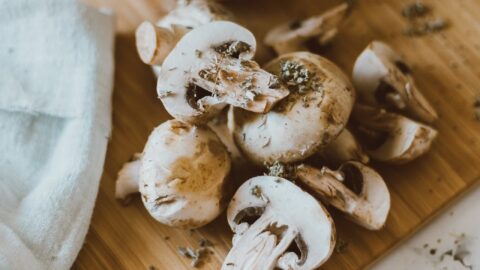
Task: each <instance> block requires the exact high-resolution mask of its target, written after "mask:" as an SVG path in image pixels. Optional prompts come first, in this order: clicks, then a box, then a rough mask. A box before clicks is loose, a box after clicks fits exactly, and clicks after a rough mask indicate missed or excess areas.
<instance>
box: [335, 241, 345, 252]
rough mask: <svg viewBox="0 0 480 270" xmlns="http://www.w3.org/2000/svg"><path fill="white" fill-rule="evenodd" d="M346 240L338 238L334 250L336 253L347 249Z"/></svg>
mask: <svg viewBox="0 0 480 270" xmlns="http://www.w3.org/2000/svg"><path fill="white" fill-rule="evenodd" d="M347 247H348V242H346V241H344V240H343V239H338V240H337V243H336V244H335V252H336V253H344V252H345V250H347Z"/></svg>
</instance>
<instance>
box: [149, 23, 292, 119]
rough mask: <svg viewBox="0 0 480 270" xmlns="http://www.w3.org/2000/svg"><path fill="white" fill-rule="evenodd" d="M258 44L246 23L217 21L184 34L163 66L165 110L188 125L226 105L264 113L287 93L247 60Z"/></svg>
mask: <svg viewBox="0 0 480 270" xmlns="http://www.w3.org/2000/svg"><path fill="white" fill-rule="evenodd" d="M255 48H256V41H255V37H254V36H253V34H252V33H251V32H250V31H248V30H247V29H245V28H244V27H242V26H240V25H237V24H235V23H231V22H226V21H216V22H212V23H208V24H206V25H203V26H201V27H198V28H195V29H193V30H192V31H190V32H188V33H187V34H186V35H185V36H184V37H183V38H182V39H181V40H180V41H179V42H178V43H177V44H176V46H175V48H174V49H173V50H172V51H171V52H170V54H169V55H168V56H167V58H166V59H165V61H164V62H163V65H162V71H161V73H160V76H159V78H158V85H157V92H158V95H159V97H160V98H161V100H162V102H163V104H164V106H165V108H166V110H167V111H168V112H169V113H170V114H171V115H172V116H174V117H175V118H177V119H180V120H182V121H185V122H189V123H195V124H198V123H205V122H207V121H208V120H210V119H211V118H213V117H214V116H215V115H216V114H218V113H219V112H220V111H221V110H222V109H223V108H224V107H225V106H227V105H228V104H230V105H232V106H235V107H240V108H243V109H245V110H249V111H252V112H257V113H264V112H268V111H269V110H270V109H271V108H272V106H273V105H275V104H276V103H277V102H278V101H279V100H281V99H282V98H284V97H285V96H287V95H288V90H287V89H286V88H285V86H284V85H282V84H281V83H279V82H278V78H277V77H276V76H274V75H272V74H270V73H268V72H266V71H264V70H263V69H261V68H260V67H259V65H258V64H257V63H256V62H254V61H252V60H250V59H251V58H252V57H253V55H254V53H255Z"/></svg>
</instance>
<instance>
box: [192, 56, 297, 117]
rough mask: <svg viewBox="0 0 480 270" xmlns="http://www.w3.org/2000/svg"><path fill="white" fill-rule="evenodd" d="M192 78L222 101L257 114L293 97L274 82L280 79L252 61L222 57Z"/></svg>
mask: <svg viewBox="0 0 480 270" xmlns="http://www.w3.org/2000/svg"><path fill="white" fill-rule="evenodd" d="M192 77H193V79H192V80H194V81H195V84H196V85H198V86H200V87H202V88H204V89H206V90H208V91H209V92H211V93H212V94H213V95H214V96H216V97H217V98H218V100H219V101H222V102H224V103H227V104H230V105H232V106H234V107H240V108H243V109H245V110H248V111H251V112H255V113H266V112H268V111H270V109H271V108H272V107H273V105H275V104H276V103H277V102H278V101H280V100H281V99H283V98H284V97H286V96H287V95H288V94H289V91H288V90H287V89H286V88H285V86H284V85H283V84H281V83H279V82H277V83H275V84H273V83H272V82H274V81H276V80H278V78H277V77H276V76H274V75H272V74H270V73H268V72H266V71H265V70H263V69H262V68H260V66H259V65H258V64H257V63H256V62H255V61H251V60H243V59H236V58H231V57H220V58H217V62H215V63H211V62H208V63H204V65H202V67H201V68H200V70H199V71H198V72H196V73H194V74H193V76H192ZM200 107H201V105H200Z"/></svg>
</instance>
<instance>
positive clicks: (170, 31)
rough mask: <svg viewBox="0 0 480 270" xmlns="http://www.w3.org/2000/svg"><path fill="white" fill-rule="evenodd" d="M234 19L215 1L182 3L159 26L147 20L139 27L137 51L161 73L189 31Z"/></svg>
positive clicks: (136, 33) (195, 0)
mask: <svg viewBox="0 0 480 270" xmlns="http://www.w3.org/2000/svg"><path fill="white" fill-rule="evenodd" d="M230 17H231V16H230V14H229V13H228V12H226V11H225V10H224V9H223V8H222V7H221V6H220V5H219V4H217V3H215V2H213V1H208V0H191V1H178V2H177V6H176V7H175V8H174V9H173V10H171V11H170V12H169V13H168V14H167V15H166V16H164V17H162V18H161V19H160V20H158V21H157V23H156V24H153V23H151V22H148V21H145V22H143V23H141V24H140V25H139V26H138V27H137V30H136V32H135V40H136V46H137V52H138V54H139V56H140V59H141V60H142V61H143V62H144V63H145V64H148V65H153V66H154V68H155V70H156V71H159V70H160V65H161V64H162V62H163V61H164V60H165V57H167V55H168V54H169V53H170V51H171V50H172V49H173V47H174V46H175V44H176V43H177V42H178V41H179V40H180V39H181V38H182V37H183V36H184V35H185V34H186V33H187V32H188V31H190V30H191V29H193V28H197V27H199V26H201V25H204V24H206V23H209V22H212V21H216V20H228V19H229V18H230ZM157 75H158V74H157Z"/></svg>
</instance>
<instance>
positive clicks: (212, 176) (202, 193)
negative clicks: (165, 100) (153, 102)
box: [140, 120, 230, 228]
mask: <svg viewBox="0 0 480 270" xmlns="http://www.w3.org/2000/svg"><path fill="white" fill-rule="evenodd" d="M229 171H230V157H229V155H228V152H227V150H226V149H225V146H224V145H223V144H222V143H221V141H220V139H219V138H218V137H217V135H215V133H214V132H213V131H211V130H210V129H209V128H208V127H206V126H192V125H189V124H186V123H183V122H180V121H178V120H169V121H167V122H164V123H163V124H161V125H160V126H158V127H157V128H155V130H154V131H153V132H152V134H150V136H149V138H148V141H147V144H146V145H145V149H144V151H143V157H142V165H141V167H140V192H141V194H142V201H143V203H144V205H145V207H146V208H147V210H148V212H149V213H150V215H152V216H153V217H154V218H155V219H156V220H158V221H160V222H161V223H164V224H167V225H170V226H175V227H182V228H195V227H200V226H202V225H205V224H206V223H208V222H210V221H212V220H213V219H214V218H215V217H217V216H218V215H219V214H220V212H221V211H222V209H223V205H222V204H221V202H222V199H223V198H222V196H223V187H224V185H225V183H226V181H227V179H228V178H227V177H228V174H229Z"/></svg>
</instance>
